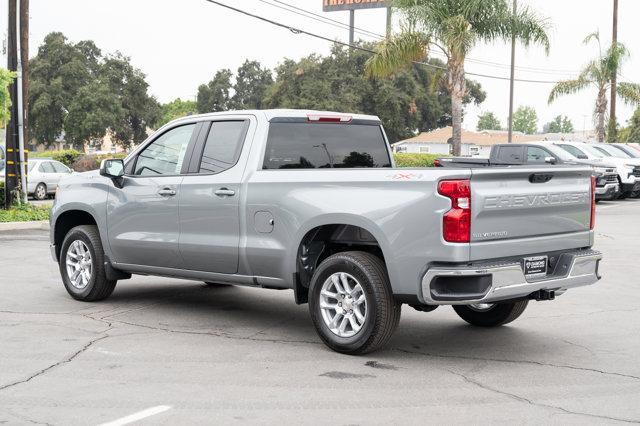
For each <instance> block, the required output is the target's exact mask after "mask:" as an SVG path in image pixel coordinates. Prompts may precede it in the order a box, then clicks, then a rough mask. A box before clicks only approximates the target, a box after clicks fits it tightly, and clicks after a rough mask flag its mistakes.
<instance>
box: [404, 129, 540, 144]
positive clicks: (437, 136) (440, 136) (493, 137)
mask: <svg viewBox="0 0 640 426" xmlns="http://www.w3.org/2000/svg"><path fill="white" fill-rule="evenodd" d="M451 133H452V129H451V126H447V127H441V128H439V129H435V130H432V131H430V132H422V133H420V134H419V135H416V136H414V137H412V138H409V139H405V140H402V141H398V142H396V143H397V144H430V143H447V141H448V140H449V138H451ZM540 139H541V138H540V135H525V134H523V133H520V132H514V133H513V142H515V143H518V142H527V141H537V140H540ZM506 142H507V132H506V131H504V130H483V131H480V132H472V131H469V130H464V129H463V130H462V143H463V144H469V145H489V146H490V145H495V144H497V143H506Z"/></svg>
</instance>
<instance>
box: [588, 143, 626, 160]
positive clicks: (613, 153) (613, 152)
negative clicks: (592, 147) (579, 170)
mask: <svg viewBox="0 0 640 426" xmlns="http://www.w3.org/2000/svg"><path fill="white" fill-rule="evenodd" d="M596 148H597V149H598V150H600V151H602V152H604V153H605V155H607V156H609V157H616V158H631V157H630V156H629V155H627V154H626V153H625V152H622V151H620V150H619V149H616V148H613V147H611V146H607V145H598V146H596Z"/></svg>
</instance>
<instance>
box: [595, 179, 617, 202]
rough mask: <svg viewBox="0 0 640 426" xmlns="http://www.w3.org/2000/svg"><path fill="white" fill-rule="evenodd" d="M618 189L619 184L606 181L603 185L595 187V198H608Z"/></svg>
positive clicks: (613, 195) (614, 194)
mask: <svg viewBox="0 0 640 426" xmlns="http://www.w3.org/2000/svg"><path fill="white" fill-rule="evenodd" d="M618 191H620V185H619V184H617V183H607V184H605V185H604V186H597V187H596V199H598V200H609V199H611V198H613V197H615V196H616V194H617V193H618Z"/></svg>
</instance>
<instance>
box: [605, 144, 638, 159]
mask: <svg viewBox="0 0 640 426" xmlns="http://www.w3.org/2000/svg"><path fill="white" fill-rule="evenodd" d="M611 146H612V147H613V148H615V149H617V150H619V151H621V152H624V153H625V154H627V155H628V156H629V157H631V158H640V155H638V154H636V153H635V152H633V148H629V147H626V146H620V145H611Z"/></svg>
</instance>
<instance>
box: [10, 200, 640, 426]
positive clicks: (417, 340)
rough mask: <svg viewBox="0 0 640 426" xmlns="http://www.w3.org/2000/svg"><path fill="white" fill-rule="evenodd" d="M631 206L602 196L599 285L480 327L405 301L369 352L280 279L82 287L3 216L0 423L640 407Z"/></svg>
mask: <svg viewBox="0 0 640 426" xmlns="http://www.w3.org/2000/svg"><path fill="white" fill-rule="evenodd" d="M638 218H640V200H626V201H622V202H615V203H613V202H610V203H601V204H599V205H598V215H597V225H596V229H597V243H596V248H597V249H599V250H601V251H602V252H604V255H605V259H604V261H603V263H602V266H601V271H602V274H603V276H604V278H603V279H602V280H601V281H600V282H599V283H598V284H596V285H594V286H591V287H584V288H579V289H575V290H572V291H569V292H567V293H566V294H565V295H563V296H561V297H559V298H558V299H557V300H555V301H553V302H532V303H531V304H530V305H529V308H528V309H527V311H526V312H525V313H524V315H523V316H522V317H521V318H520V319H518V320H517V321H516V322H514V323H512V324H511V325H509V326H505V327H502V328H498V329H490V330H484V329H477V328H473V327H471V326H468V325H466V323H464V322H463V321H462V320H460V319H459V318H458V317H457V316H456V315H455V314H454V313H453V311H452V310H451V309H450V308H446V307H445V308H442V307H441V308H439V309H437V310H436V311H434V312H431V313H421V312H417V311H414V310H413V309H412V308H410V307H407V306H404V307H403V312H402V315H403V317H402V320H401V322H400V327H399V329H398V332H397V333H396V334H395V336H394V337H393V338H392V340H391V342H390V344H389V345H388V347H387V348H386V349H385V350H382V351H379V352H376V353H374V354H370V355H366V356H362V357H352V356H345V355H340V354H337V353H334V352H331V351H330V350H328V349H327V348H326V347H325V346H324V345H322V344H321V342H320V340H319V338H318V337H317V336H316V333H315V331H314V329H313V326H312V324H311V321H310V319H309V315H308V312H307V306H306V305H305V306H296V305H295V304H294V303H293V295H292V293H291V292H290V291H273V290H259V289H250V288H240V287H219V288H215V287H213V288H210V287H207V286H205V285H203V284H202V283H199V282H190V281H178V280H173V279H164V278H154V277H134V278H133V279H132V280H129V281H123V282H121V283H120V284H119V285H118V287H117V288H116V290H115V292H114V294H113V296H112V297H111V298H110V299H108V300H107V301H105V302H101V303H95V304H86V303H81V302H77V301H74V300H72V299H71V298H70V297H68V295H67V293H66V291H65V290H64V288H63V286H62V284H61V282H60V278H59V274H58V270H57V265H55V264H54V263H53V262H51V260H50V257H49V252H48V236H47V233H46V232H45V231H20V232H19V233H11V232H5V233H0V255H1V256H0V258H1V259H0V423H1V424H34V423H35V424H52V425H73V424H100V423H104V422H111V421H115V420H118V419H122V418H125V420H134V419H141V420H139V421H140V424H145V423H146V424H185V423H189V424H192V423H196V424H200V423H224V424H227V423H231V424H233V423H261V424H264V423H294V422H295V423H303V424H311V423H312V424H332V425H354V424H382V423H384V424H389V423H400V422H402V423H409V424H415V423H422V424H423V423H463V422H464V423H487V422H492V423H494V422H499V423H507V422H508V423H514V422H517V423H555V424H603V423H612V424H613V423H619V422H640V404H639V402H640V362H639V361H638V353H639V352H640V282H639V281H638V276H640V262H638V260H637V256H636V251H637V249H638V247H639V243H638V241H640V225H639V224H638ZM131 415H134V417H127V416H131ZM116 424H117V423H116ZM119 424H123V423H122V422H120V423H119Z"/></svg>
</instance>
